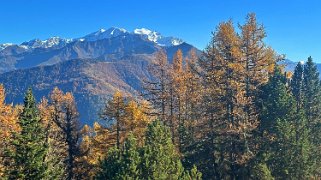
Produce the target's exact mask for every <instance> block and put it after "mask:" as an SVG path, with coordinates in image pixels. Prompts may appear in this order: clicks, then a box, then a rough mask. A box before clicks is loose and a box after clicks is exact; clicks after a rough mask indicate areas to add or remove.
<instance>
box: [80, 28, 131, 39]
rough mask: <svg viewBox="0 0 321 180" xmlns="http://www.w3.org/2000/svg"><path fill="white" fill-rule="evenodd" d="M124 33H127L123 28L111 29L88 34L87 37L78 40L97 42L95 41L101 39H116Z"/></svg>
mask: <svg viewBox="0 0 321 180" xmlns="http://www.w3.org/2000/svg"><path fill="white" fill-rule="evenodd" d="M125 33H127V31H126V30H125V29H123V28H117V27H112V28H109V29H107V30H105V29H100V30H98V31H96V32H93V33H91V34H88V35H86V36H84V37H82V38H79V39H84V40H86V41H97V40H101V39H107V38H112V37H116V36H119V35H122V34H125Z"/></svg>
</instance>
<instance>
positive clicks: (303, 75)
mask: <svg viewBox="0 0 321 180" xmlns="http://www.w3.org/2000/svg"><path fill="white" fill-rule="evenodd" d="M237 27H238V28H236V27H235V25H234V24H233V22H232V21H231V20H230V21H227V22H222V23H220V24H219V25H218V26H217V28H216V30H215V31H214V32H213V34H212V39H211V41H210V42H209V44H208V46H207V48H206V49H205V50H204V51H203V52H202V53H201V54H198V52H197V51H196V50H191V51H190V52H189V54H187V55H185V56H184V55H183V53H182V51H181V50H178V51H177V52H176V53H175V54H174V57H173V58H172V62H169V60H168V57H167V56H166V53H165V52H164V51H159V52H157V53H156V54H155V58H154V59H153V61H152V62H151V63H150V65H149V72H150V73H151V74H152V78H150V79H145V80H144V81H143V84H142V87H143V91H142V94H141V95H142V99H143V100H137V99H134V98H132V97H125V96H124V95H123V94H122V93H121V92H119V91H116V92H115V93H114V95H113V97H112V98H111V99H109V100H108V101H107V102H106V105H105V107H104V108H103V109H102V110H101V111H100V114H99V117H100V119H101V120H102V121H103V122H104V123H103V124H102V123H98V122H96V123H94V124H93V126H88V125H85V126H83V127H82V128H80V125H79V118H78V112H77V109H76V104H75V100H74V97H73V95H72V94H71V93H64V92H62V91H61V90H59V89H58V88H55V89H54V90H53V91H52V92H51V93H50V95H49V97H48V99H46V98H43V99H42V100H41V101H40V102H39V103H36V101H35V98H34V97H33V94H32V90H31V89H29V90H28V91H27V92H26V96H25V99H24V104H23V105H16V106H13V105H12V104H6V103H5V91H4V88H3V86H0V128H1V129H0V138H1V142H0V143H1V146H0V159H1V161H0V162H1V163H0V176H2V177H4V178H5V179H318V178H320V177H321V168H320V167H321V163H320V162H321V154H320V153H321V151H320V150H321V149H320V148H321V140H320V135H321V113H320V110H321V94H320V93H321V85H320V79H319V72H318V71H317V68H316V65H315V63H314V62H313V60H312V58H311V57H309V58H308V60H307V62H306V63H305V64H303V63H298V64H297V66H296V68H295V70H294V72H293V73H290V72H286V71H285V70H284V66H283V65H280V63H279V62H280V61H282V59H283V58H284V57H283V56H280V55H278V54H277V53H276V52H275V51H274V50H273V49H272V48H271V47H269V46H268V45H266V43H265V42H264V39H265V37H266V32H265V29H264V26H263V25H262V24H259V23H258V22H257V20H256V16H255V14H249V15H248V16H247V17H246V22H245V23H244V24H238V26H237ZM184 57H185V58H184Z"/></svg>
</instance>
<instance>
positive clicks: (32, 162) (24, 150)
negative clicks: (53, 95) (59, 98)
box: [9, 89, 47, 179]
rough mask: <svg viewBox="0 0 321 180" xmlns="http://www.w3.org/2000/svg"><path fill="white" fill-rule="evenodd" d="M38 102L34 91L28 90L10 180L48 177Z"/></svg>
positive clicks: (14, 143) (15, 138)
mask: <svg viewBox="0 0 321 180" xmlns="http://www.w3.org/2000/svg"><path fill="white" fill-rule="evenodd" d="M40 121H41V119H40V116H39V112H38V109H37V107H36V100H35V98H34V96H33V94H32V90H31V89H28V91H27V93H26V96H25V99H24V106H23V111H22V113H21V114H20V116H19V119H18V123H19V125H20V127H21V131H20V133H18V132H16V133H15V134H14V141H13V145H14V147H15V151H13V152H12V157H13V160H14V167H13V168H10V170H9V171H10V172H9V179H43V178H45V177H46V173H47V165H46V164H45V163H44V160H45V155H46V151H47V146H46V143H45V132H44V128H43V126H42V124H41V122H40Z"/></svg>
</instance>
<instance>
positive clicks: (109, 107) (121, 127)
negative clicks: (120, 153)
mask: <svg viewBox="0 0 321 180" xmlns="http://www.w3.org/2000/svg"><path fill="white" fill-rule="evenodd" d="M124 113H125V102H124V97H123V95H122V94H121V93H120V92H119V91H116V92H115V93H114V95H113V98H112V99H111V100H109V101H108V102H107V103H106V106H105V108H104V109H103V110H102V113H101V114H100V117H101V118H102V119H104V120H107V121H108V122H109V124H110V125H112V124H113V123H114V125H113V126H112V128H113V129H115V131H116V145H117V148H118V149H119V148H120V143H121V136H122V134H123V132H125V128H126V125H127V124H126V122H125V118H124Z"/></svg>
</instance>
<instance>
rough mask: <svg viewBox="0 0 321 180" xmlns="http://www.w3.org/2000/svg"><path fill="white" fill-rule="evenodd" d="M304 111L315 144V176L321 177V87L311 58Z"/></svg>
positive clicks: (306, 74) (305, 82)
mask: <svg viewBox="0 0 321 180" xmlns="http://www.w3.org/2000/svg"><path fill="white" fill-rule="evenodd" d="M303 88H304V90H303V93H304V109H305V113H306V116H307V126H308V128H309V129H310V134H309V137H310V141H311V143H312V144H313V150H312V151H313V154H314V157H313V158H312V159H311V161H313V162H314V164H315V166H314V170H313V171H314V174H315V175H318V176H321V168H320V167H321V151H320V147H321V140H320V137H321V85H320V79H319V72H318V69H317V67H316V65H315V63H313V61H312V58H311V57H309V58H308V61H307V62H306V64H305V66H304V84H303Z"/></svg>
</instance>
